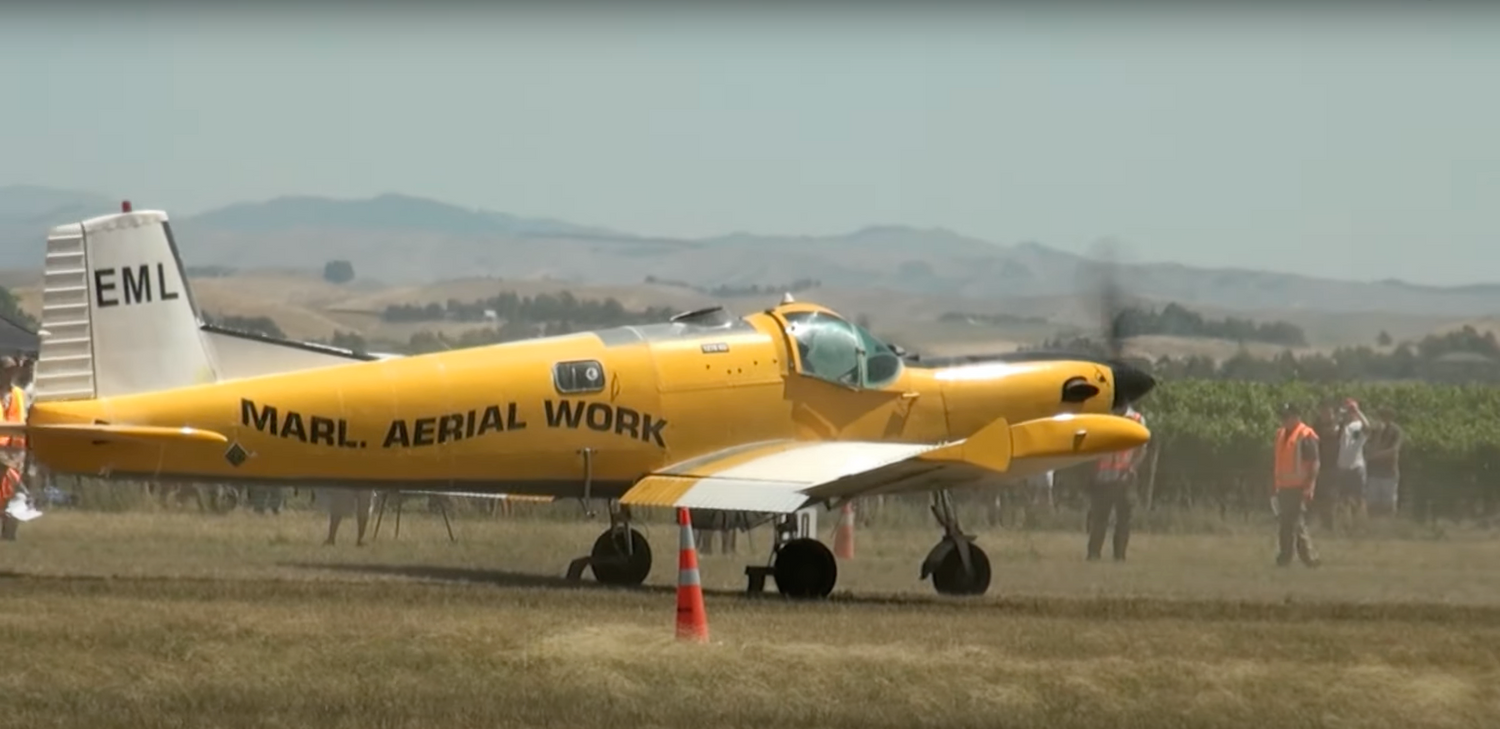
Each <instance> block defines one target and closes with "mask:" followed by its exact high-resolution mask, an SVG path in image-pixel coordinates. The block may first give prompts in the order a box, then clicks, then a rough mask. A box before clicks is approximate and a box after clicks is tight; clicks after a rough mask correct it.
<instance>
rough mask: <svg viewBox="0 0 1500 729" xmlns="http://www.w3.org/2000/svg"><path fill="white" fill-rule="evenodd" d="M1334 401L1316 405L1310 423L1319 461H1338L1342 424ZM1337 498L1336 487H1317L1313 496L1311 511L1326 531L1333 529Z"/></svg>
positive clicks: (1330, 400)
mask: <svg viewBox="0 0 1500 729" xmlns="http://www.w3.org/2000/svg"><path fill="white" fill-rule="evenodd" d="M1335 403H1336V401H1335V400H1333V399H1331V398H1330V399H1327V400H1324V401H1323V402H1322V404H1321V405H1319V406H1318V417H1317V418H1316V419H1315V420H1313V423H1312V427H1313V432H1314V433H1316V434H1317V436H1318V461H1319V462H1320V463H1338V460H1339V444H1340V440H1341V438H1342V432H1343V428H1344V424H1343V423H1342V422H1341V421H1340V420H1339V417H1338V414H1337V408H1336V407H1335ZM1333 485H1334V486H1335V487H1336V486H1337V484H1333ZM1338 500H1339V491H1338V489H1337V488H1324V489H1318V491H1317V493H1316V494H1315V495H1314V496H1313V501H1312V505H1311V511H1312V512H1313V513H1314V514H1316V515H1317V518H1318V523H1319V525H1321V526H1322V527H1323V529H1324V530H1326V531H1333V512H1334V507H1336V506H1337V505H1338Z"/></svg>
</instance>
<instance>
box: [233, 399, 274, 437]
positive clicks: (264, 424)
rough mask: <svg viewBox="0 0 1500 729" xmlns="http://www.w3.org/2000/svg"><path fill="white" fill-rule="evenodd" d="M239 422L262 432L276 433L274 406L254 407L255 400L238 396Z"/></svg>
mask: <svg viewBox="0 0 1500 729" xmlns="http://www.w3.org/2000/svg"><path fill="white" fill-rule="evenodd" d="M240 424H241V425H245V426H249V427H253V428H255V429H256V430H259V431H260V432H262V433H271V434H272V435H275V434H276V408H275V407H273V406H270V405H267V406H265V407H264V408H257V407H255V401H253V400H246V399H244V398H240Z"/></svg>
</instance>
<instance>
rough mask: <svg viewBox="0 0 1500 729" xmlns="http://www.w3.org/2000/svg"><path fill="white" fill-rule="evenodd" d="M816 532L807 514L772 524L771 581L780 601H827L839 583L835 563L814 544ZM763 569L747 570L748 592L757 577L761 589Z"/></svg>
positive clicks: (795, 515)
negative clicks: (785, 599) (773, 533)
mask: <svg viewBox="0 0 1500 729" xmlns="http://www.w3.org/2000/svg"><path fill="white" fill-rule="evenodd" d="M816 534H817V530H816V528H815V527H814V526H812V522H811V519H810V518H809V515H808V514H805V513H800V512H799V513H795V514H787V515H785V516H782V517H780V518H778V519H777V520H776V542H775V545H774V546H773V547H772V553H771V569H770V570H769V572H770V574H771V576H772V577H775V578H776V591H777V592H779V593H781V594H782V596H784V597H789V598H793V599H799V600H816V599H822V598H825V597H828V596H829V594H831V593H832V592H833V586H834V584H835V583H837V582H838V579H839V564H838V560H836V559H834V557H833V552H832V551H831V550H829V549H828V547H827V546H825V545H824V544H823V543H822V542H820V541H818V540H817V537H816ZM767 571H768V570H766V569H765V568H756V567H747V568H746V569H745V574H746V575H747V576H748V577H749V578H750V580H751V585H750V590H749V591H750V592H756V591H757V590H756V589H755V581H756V578H757V576H759V580H760V583H761V584H762V585H763V584H764V580H765V574H766V572H767Z"/></svg>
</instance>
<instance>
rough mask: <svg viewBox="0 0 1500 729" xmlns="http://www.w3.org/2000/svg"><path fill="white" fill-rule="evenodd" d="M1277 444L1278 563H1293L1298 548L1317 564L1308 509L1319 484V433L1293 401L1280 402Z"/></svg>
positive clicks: (1274, 489)
mask: <svg viewBox="0 0 1500 729" xmlns="http://www.w3.org/2000/svg"><path fill="white" fill-rule="evenodd" d="M1274 447H1275V454H1276V462H1275V466H1274V467H1273V469H1272V484H1273V486H1272V501H1271V504H1272V506H1273V507H1275V509H1276V517H1277V523H1278V526H1279V527H1280V529H1279V539H1278V541H1279V542H1280V551H1279V552H1277V554H1276V566H1278V567H1286V566H1287V565H1290V564H1291V563H1292V552H1293V550H1294V549H1295V551H1296V553H1297V556H1298V557H1300V558H1301V559H1302V562H1303V564H1306V565H1307V566H1308V567H1317V566H1318V564H1319V563H1320V562H1321V560H1319V559H1318V553H1317V551H1316V550H1314V549H1313V545H1312V538H1311V537H1310V536H1308V534H1307V521H1306V513H1307V506H1308V504H1309V503H1310V502H1311V501H1312V500H1313V495H1314V492H1315V491H1316V488H1317V483H1318V471H1319V469H1320V466H1321V463H1320V462H1319V450H1320V449H1319V448H1318V434H1317V433H1316V432H1314V431H1313V429H1312V428H1311V427H1310V426H1308V425H1307V424H1306V423H1304V422H1302V418H1301V417H1300V414H1299V413H1298V412H1297V408H1296V406H1294V405H1292V404H1291V403H1286V404H1284V405H1282V406H1281V428H1280V429H1278V430H1277V431H1276V439H1275V441H1274Z"/></svg>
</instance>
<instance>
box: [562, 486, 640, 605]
mask: <svg viewBox="0 0 1500 729" xmlns="http://www.w3.org/2000/svg"><path fill="white" fill-rule="evenodd" d="M584 567H592V568H593V570H594V579H596V580H598V581H599V582H600V583H601V584H605V585H618V586H624V587H634V586H636V585H639V584H641V583H642V582H645V581H646V576H647V575H649V574H651V543H650V542H647V541H646V537H645V535H643V534H641V533H640V532H639V531H636V530H635V529H633V528H631V526H630V508H629V507H627V506H623V505H621V504H620V502H618V501H615V500H613V499H611V500H610V502H609V528H608V529H606V530H604V533H603V534H600V535H599V538H598V539H595V540H594V549H593V550H592V551H591V552H590V553H589V556H587V557H579V558H578V559H575V560H573V563H572V564H570V565H568V579H569V580H573V581H577V580H579V579H580V578H582V577H583V568H584Z"/></svg>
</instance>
